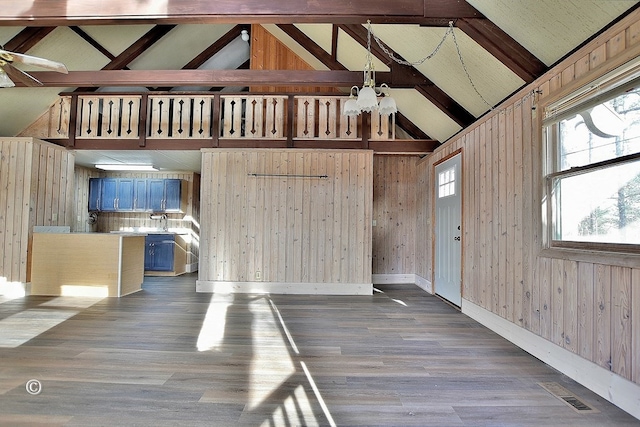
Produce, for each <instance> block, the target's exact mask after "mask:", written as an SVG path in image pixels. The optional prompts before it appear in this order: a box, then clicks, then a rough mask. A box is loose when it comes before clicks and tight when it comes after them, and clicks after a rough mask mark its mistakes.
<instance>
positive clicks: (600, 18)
mask: <svg viewBox="0 0 640 427" xmlns="http://www.w3.org/2000/svg"><path fill="white" fill-rule="evenodd" d="M467 2H468V3H470V4H471V5H472V6H473V7H475V8H476V9H478V10H479V11H480V12H481V13H482V14H483V15H485V16H486V17H487V18H489V19H490V20H491V21H492V22H493V23H494V24H496V25H497V26H499V27H500V28H501V29H502V30H503V31H504V32H506V33H507V34H509V35H510V36H511V37H513V38H514V39H515V40H516V41H517V42H518V43H520V44H521V45H523V46H524V47H525V48H526V49H527V50H529V51H530V52H531V53H533V54H534V55H535V56H536V57H538V59H540V60H541V61H542V62H544V63H545V64H547V65H551V64H553V63H555V62H556V61H558V60H559V59H560V58H562V57H563V56H565V55H566V54H567V53H568V52H570V51H572V50H573V49H574V48H576V47H577V46H579V45H580V44H581V43H582V42H583V41H585V40H586V39H588V38H589V37H591V36H592V35H593V34H594V33H597V32H598V31H599V30H600V29H602V28H603V27H605V26H606V25H607V24H608V23H610V22H611V21H613V20H614V19H615V18H617V17H618V16H620V15H621V14H622V13H624V12H625V11H626V10H628V9H629V8H630V7H632V6H634V5H635V4H637V3H638V2H637V1H636V0H467Z"/></svg>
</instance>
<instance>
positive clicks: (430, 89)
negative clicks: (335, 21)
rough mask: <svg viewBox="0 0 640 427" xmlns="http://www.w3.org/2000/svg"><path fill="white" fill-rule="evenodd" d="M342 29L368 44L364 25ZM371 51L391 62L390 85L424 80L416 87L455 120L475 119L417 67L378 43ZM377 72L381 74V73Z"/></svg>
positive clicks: (466, 121)
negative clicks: (397, 60)
mask: <svg viewBox="0 0 640 427" xmlns="http://www.w3.org/2000/svg"><path fill="white" fill-rule="evenodd" d="M340 29H342V30H343V31H344V32H346V33H347V34H348V35H350V36H351V37H353V38H354V39H355V40H356V41H357V42H358V43H360V44H361V45H362V46H364V47H366V46H367V29H366V28H365V27H363V26H362V25H359V24H358V25H340ZM385 48H387V49H388V50H389V51H390V52H392V53H393V55H394V56H395V57H396V58H402V56H401V55H399V54H398V53H396V52H394V51H393V50H392V49H391V48H390V47H388V46H386V45H385ZM371 53H372V54H373V55H375V56H376V57H377V58H378V59H379V60H381V61H383V62H386V63H390V64H389V65H390V67H391V80H385V81H386V82H387V83H388V84H389V85H390V86H392V87H401V86H400V85H399V84H398V81H399V80H408V79H411V78H413V79H414V80H422V82H420V83H417V84H416V85H414V87H415V88H416V89H418V88H420V89H419V90H418V92H420V93H421V94H422V95H423V96H425V97H426V98H427V99H429V101H431V102H432V103H433V104H434V105H435V106H436V107H438V108H440V109H441V110H442V111H443V112H444V113H445V114H446V115H447V116H449V117H450V118H451V119H452V120H453V121H455V122H456V123H458V124H459V125H460V126H462V127H466V126H468V125H470V124H471V123H473V122H474V121H475V117H474V116H473V114H471V113H469V112H468V111H467V110H466V109H465V108H464V107H462V106H461V105H460V104H458V103H457V102H456V101H455V100H454V99H453V98H451V97H450V96H449V95H447V94H446V93H445V92H444V91H443V90H442V89H440V88H439V87H437V86H436V85H435V84H434V83H433V82H432V81H430V80H429V79H427V78H426V77H425V76H424V75H423V74H422V73H420V71H418V70H417V69H416V68H414V67H410V66H408V65H402V64H398V63H396V62H394V61H392V60H391V59H390V58H389V56H387V54H385V53H384V51H383V50H382V49H381V48H380V46H378V45H377V44H376V43H372V44H371ZM376 74H377V75H380V73H376ZM378 81H383V79H378Z"/></svg>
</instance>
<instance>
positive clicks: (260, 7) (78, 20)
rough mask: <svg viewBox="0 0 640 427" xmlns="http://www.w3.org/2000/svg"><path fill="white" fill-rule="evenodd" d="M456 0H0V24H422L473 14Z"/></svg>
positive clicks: (475, 12)
mask: <svg viewBox="0 0 640 427" xmlns="http://www.w3.org/2000/svg"><path fill="white" fill-rule="evenodd" d="M478 16H479V15H478V12H477V11H476V10H475V9H474V8H473V7H471V6H470V5H469V4H467V2H466V1H462V0H456V1H452V0H422V1H420V0H394V1H392V2H390V1H388V0H351V1H344V0H323V1H302V0H298V1H295V2H292V1H291V0H272V1H269V2H266V1H264V0H244V1H242V2H238V1H237V0H217V1H215V2H213V1H210V0H171V1H169V2H150V1H144V2H132V1H130V0H111V1H108V2H105V1H103V0H83V1H80V0H67V1H64V2H62V1H57V2H54V1H46V2H45V1H33V2H31V7H30V8H29V9H26V8H25V5H24V2H21V1H15V0H0V25H24V26H36V25H37V26H42V25H51V26H61V25H64V26H71V25H85V24H91V25H99V24H114V23H121V24H122V23H124V21H126V23H129V24H136V23H149V22H154V23H157V24H160V23H161V24H180V23H237V22H246V23H249V24H254V23H276V24H278V23H296V22H332V23H362V22H364V21H366V19H371V20H372V21H373V22H376V23H390V22H407V23H408V22H412V23H428V22H429V20H433V19H455V18H472V17H478Z"/></svg>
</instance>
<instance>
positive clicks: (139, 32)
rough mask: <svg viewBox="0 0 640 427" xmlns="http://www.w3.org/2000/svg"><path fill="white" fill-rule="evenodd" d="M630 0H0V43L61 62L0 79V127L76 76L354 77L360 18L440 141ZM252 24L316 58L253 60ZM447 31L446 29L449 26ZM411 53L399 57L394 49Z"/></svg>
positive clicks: (32, 114)
mask: <svg viewBox="0 0 640 427" xmlns="http://www.w3.org/2000/svg"><path fill="white" fill-rule="evenodd" d="M638 3H639V1H638V0H616V1H605V0H467V1H464V0H422V1H416V0H394V1H388V0H368V1H363V0H353V1H349V2H345V1H344V0H324V1H322V2H318V1H307V0H296V1H293V0H272V1H257V0H249V1H243V2H237V1H229V0H217V1H215V2H212V1H207V0H164V1H160V0H158V1H153V2H148V1H130V0H112V1H109V2H105V1H102V0H66V1H56V2H52V1H38V0H0V44H2V45H4V47H5V49H7V50H11V51H15V52H21V53H28V54H29V55H34V56H41V57H45V58H49V59H53V60H57V61H60V62H63V63H65V64H66V65H67V67H68V69H69V70H70V72H69V74H68V75H64V74H58V73H53V72H48V71H38V70H37V69H33V68H32V69H30V70H29V69H25V70H26V71H29V72H30V73H31V74H32V75H34V76H35V77H36V78H38V79H39V80H41V81H42V82H43V83H44V86H43V87H37V88H27V87H16V88H10V89H2V90H0V100H2V102H0V136H13V135H17V134H19V133H20V132H21V131H22V130H23V129H24V128H26V127H27V126H28V125H29V124H31V123H32V122H33V121H34V120H35V119H36V118H37V117H38V116H39V115H40V114H42V112H44V111H45V109H46V108H47V107H48V106H49V105H50V104H51V103H53V102H54V101H55V99H56V97H57V95H58V93H60V92H62V91H71V90H78V88H80V89H79V90H85V91H86V90H102V91H104V90H114V89H115V90H118V91H125V90H131V91H140V90H153V89H162V90H167V89H170V88H180V89H182V90H226V91H240V90H246V88H247V87H249V86H260V85H263V86H264V85H270V86H291V85H292V84H295V85H297V86H309V87H311V86H320V85H321V86H325V87H327V86H334V87H339V88H344V89H345V90H348V88H349V87H350V86H352V85H361V84H362V73H361V70H362V67H363V66H364V63H365V56H366V45H367V28H366V22H367V20H371V22H372V30H373V34H374V35H375V36H376V37H377V38H379V40H380V43H377V42H376V41H375V38H374V40H372V43H371V48H372V52H373V55H374V57H375V61H374V63H375V66H376V70H377V72H378V76H377V81H378V83H382V82H386V83H388V84H389V86H391V88H392V90H391V94H392V95H393V97H394V98H395V99H396V100H397V103H398V108H399V110H400V112H399V115H398V120H397V123H398V124H399V126H400V127H401V128H402V130H403V131H405V132H406V134H407V135H409V136H411V137H414V138H423V139H424V138H431V139H435V140H437V141H439V142H444V141H446V140H447V139H448V138H450V137H451V136H452V135H454V134H456V133H457V132H458V131H459V130H460V129H462V128H464V127H466V126H468V125H469V124H471V123H473V122H474V121H475V120H476V119H477V118H478V117H480V116H482V115H483V114H484V113H486V112H487V111H488V110H489V109H490V108H492V107H494V106H495V105H497V104H498V103H499V102H500V101H501V100H503V99H505V98H506V97H508V96H509V94H511V93H513V92H514V91H517V90H518V89H519V88H521V87H522V86H524V85H526V84H528V83H530V82H532V81H533V80H535V79H536V78H537V77H538V76H540V75H541V74H542V73H544V72H545V71H546V70H548V69H549V68H550V67H551V66H552V65H553V64H554V63H556V62H557V61H558V60H560V59H561V58H563V57H564V56H566V55H567V54H568V53H570V52H571V51H573V50H575V49H576V48H577V47H578V46H580V45H581V44H582V43H584V42H585V41H586V40H588V39H589V38H591V37H592V36H594V34H597V33H598V32H599V31H600V30H601V29H603V28H605V27H607V26H608V25H609V24H610V23H611V22H613V21H615V20H617V19H619V17H620V16H622V15H624V14H626V13H628V12H629V11H630V10H632V9H634V8H636V7H638ZM251 24H256V25H257V24H260V25H262V26H263V27H264V28H265V29H266V30H267V31H268V32H269V33H271V34H272V35H273V36H275V37H276V38H277V39H279V40H280V41H281V42H282V43H284V44H285V45H286V46H287V47H289V48H290V49H291V50H293V51H294V52H295V53H296V54H298V55H299V56H300V57H301V58H302V59H303V60H304V61H305V62H307V63H308V64H309V65H310V66H311V67H312V68H313V69H315V70H317V71H289V72H282V71H278V72H276V71H267V70H256V69H251V68H256V67H252V66H251V64H250V56H251V55H250V47H249V44H248V43H246V42H244V41H243V40H242V39H241V37H240V31H241V30H242V29H247V30H250V29H251ZM450 25H452V26H453V35H454V36H455V37H452V36H451V35H449V36H448V37H447V38H446V40H445V41H444V43H443V44H442V45H441V46H440V47H438V44H439V43H440V41H441V40H442V39H443V37H445V35H446V33H447V31H448V29H449V26H450ZM434 50H437V52H436V53H435V55H433V57H432V58H430V59H427V60H425V61H424V62H423V63H421V64H419V65H401V64H398V63H397V62H396V61H393V60H391V59H390V57H389V56H388V53H392V54H393V55H394V56H395V57H396V58H402V59H404V60H406V61H408V62H411V63H415V62H417V61H419V60H420V59H422V58H424V57H425V56H427V55H429V54H430V53H432V52H433V51H434Z"/></svg>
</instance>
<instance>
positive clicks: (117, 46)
mask: <svg viewBox="0 0 640 427" xmlns="http://www.w3.org/2000/svg"><path fill="white" fill-rule="evenodd" d="M152 28H153V25H121V26H118V27H114V26H111V25H90V26H84V27H80V29H81V30H83V31H84V32H85V33H87V34H88V35H89V36H91V38H92V39H94V40H95V41H97V42H98V43H99V44H100V46H102V47H104V48H105V49H107V50H108V51H109V53H111V54H112V55H113V56H118V55H120V54H121V53H122V52H123V51H124V50H125V49H126V48H128V47H129V46H131V45H132V44H133V43H134V42H135V41H136V40H138V39H139V38H141V37H142V36H144V35H145V34H146V33H147V32H148V31H149V30H150V29H152Z"/></svg>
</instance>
